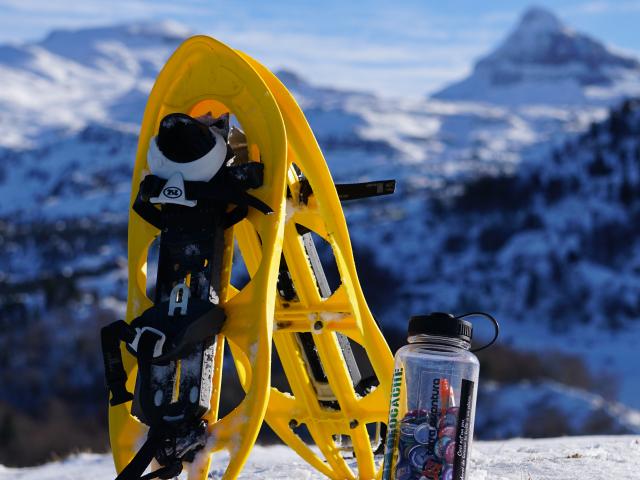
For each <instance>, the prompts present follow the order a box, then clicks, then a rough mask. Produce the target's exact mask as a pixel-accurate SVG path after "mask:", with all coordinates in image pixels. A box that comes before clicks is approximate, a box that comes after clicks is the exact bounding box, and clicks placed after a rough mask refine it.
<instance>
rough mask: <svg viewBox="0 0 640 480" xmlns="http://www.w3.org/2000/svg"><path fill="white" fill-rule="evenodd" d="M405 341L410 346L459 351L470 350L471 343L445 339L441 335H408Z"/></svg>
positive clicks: (451, 338) (456, 339)
mask: <svg viewBox="0 0 640 480" xmlns="http://www.w3.org/2000/svg"><path fill="white" fill-rule="evenodd" d="M407 340H408V342H409V343H410V344H421V345H425V346H433V347H436V348H438V347H439V348H442V347H449V348H454V349H461V350H469V349H470V348H471V342H468V341H466V340H463V339H461V338H454V337H445V336H441V335H425V334H417V335H410V336H409V337H408V338H407Z"/></svg>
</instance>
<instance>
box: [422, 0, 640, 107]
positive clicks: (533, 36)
mask: <svg viewBox="0 0 640 480" xmlns="http://www.w3.org/2000/svg"><path fill="white" fill-rule="evenodd" d="M630 78H633V79H634V80H635V81H636V82H638V83H640V62H639V61H638V60H637V59H636V58H632V57H629V56H625V55H622V54H619V53H615V52H612V51H611V50H610V49H608V48H607V47H606V46H605V45H604V44H602V43H601V42H599V41H598V40H596V39H594V38H592V37H591V36H589V35H586V34H583V33H579V32H576V31H574V30H572V29H570V28H569V27H567V26H566V25H565V24H564V23H562V22H561V21H560V19H559V18H558V17H556V16H555V15H554V14H553V13H551V12H550V11H549V10H546V9H543V8H540V7H534V8H531V9H529V10H527V11H526V12H525V13H524V15H523V16H522V17H521V19H520V21H519V23H518V25H517V26H516V27H515V29H514V30H513V31H512V32H511V33H510V34H508V35H507V37H506V38H505V39H504V40H503V41H502V42H501V43H500V44H499V45H498V46H497V47H496V48H495V49H494V50H493V51H492V52H491V53H489V54H488V55H485V56H484V57H482V58H480V59H479V60H478V61H477V62H476V63H475V66H474V69H473V72H472V73H471V75H469V76H468V77H466V78H464V79H462V80H460V81H458V82H455V83H453V84H451V85H449V86H447V87H445V88H444V89H442V90H440V91H439V92H436V93H435V94H434V95H433V98H437V99H444V100H467V101H470V100H475V101H487V102H491V103H498V104H504V103H511V104H527V103H546V104H549V103H554V104H580V103H588V102H596V101H597V95H595V94H594V92H592V91H590V88H589V87H608V88H612V87H615V86H616V84H622V83H625V82H629V79H630ZM627 88H628V87H627ZM638 92H640V89H635V91H634V93H638ZM614 93H615V92H614ZM620 98H621V97H620V96H619V95H618V97H617V100H620ZM612 100H616V96H615V95H613V98H609V99H608V101H612Z"/></svg>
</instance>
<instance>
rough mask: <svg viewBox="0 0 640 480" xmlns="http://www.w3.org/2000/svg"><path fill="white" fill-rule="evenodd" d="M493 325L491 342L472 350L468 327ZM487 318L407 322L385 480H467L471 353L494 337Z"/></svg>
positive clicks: (473, 377)
mask: <svg viewBox="0 0 640 480" xmlns="http://www.w3.org/2000/svg"><path fill="white" fill-rule="evenodd" d="M478 315H481V316H484V317H486V318H488V319H489V320H491V321H492V322H493V324H494V328H495V335H494V337H493V339H492V340H491V342H489V343H488V344H486V345H485V346H483V347H481V348H477V349H474V350H471V339H472V336H473V327H472V324H471V323H470V322H469V321H467V320H465V319H464V318H467V317H471V316H478ZM498 332H499V326H498V322H497V321H496V320H495V319H494V318H493V317H492V316H491V315H489V314H486V313H480V312H473V313H467V314H465V315H461V316H457V317H456V316H454V315H451V314H449V313H440V312H436V313H431V314H429V315H419V316H413V317H411V320H410V321H409V329H408V341H409V344H408V345H405V346H404V347H402V348H400V349H399V350H398V352H397V353H396V356H395V366H394V372H393V381H392V388H391V404H390V410H389V423H388V432H387V438H386V443H385V453H384V467H383V473H382V479H383V480H392V479H395V480H413V479H415V480H465V479H466V478H467V461H468V459H469V450H470V447H471V441H472V438H473V423H474V418H475V406H476V394H477V391H478V374H479V372H480V363H479V362H478V358H477V357H476V356H475V355H474V354H473V353H472V352H477V351H479V350H482V349H484V348H487V347H488V346H489V345H491V344H493V342H495V340H496V339H497V337H498Z"/></svg>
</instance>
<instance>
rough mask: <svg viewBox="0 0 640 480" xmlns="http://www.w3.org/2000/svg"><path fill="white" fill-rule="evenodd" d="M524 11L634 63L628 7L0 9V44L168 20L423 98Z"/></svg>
mask: <svg viewBox="0 0 640 480" xmlns="http://www.w3.org/2000/svg"><path fill="white" fill-rule="evenodd" d="M533 4H535V5H539V6H546V7H549V8H550V9H551V10H553V11H554V12H555V13H556V14H558V15H559V16H560V17H561V19H563V20H564V21H565V22H566V23H567V24H568V25H570V26H571V27H573V28H574V29H576V30H579V31H584V32H586V33H589V34H591V35H593V36H595V37H597V38H599V39H601V40H602V41H604V42H605V43H607V44H608V45H610V46H614V47H616V48H619V49H622V50H624V51H626V52H627V53H630V54H632V55H637V56H639V57H640V34H639V33H638V25H640V1H638V0H636V1H629V0H620V1H613V0H609V1H597V0H582V1H578V0H566V1H537V2H535V3H532V2H530V1H520V0H492V1H491V2H479V1H477V0H476V1H474V0H457V1H453V2H440V1H435V0H431V1H428V0H422V1H418V0H405V1H402V0H398V1H395V2H390V1H388V0H387V1H381V0H369V1H358V0H351V1H344V0H322V1H317V2H315V1H314V2H310V1H307V2H305V1H302V0H297V1H296V0H283V1H268V2H267V1H257V0H255V1H254V0H251V1H248V0H247V1H237V2H229V1H212V0H173V1H168V0H153V1H151V0H110V1H104V0H102V1H98V0H80V1H78V0H74V1H71V0H0V42H11V43H16V42H17V43H20V42H25V41H32V40H37V39H39V38H42V37H43V36H44V35H46V33H47V32H48V31H50V30H52V29H55V28H80V27H84V26H94V25H107V24H114V23H123V22H130V21H137V20H166V19H172V20H176V21H178V22H180V23H183V24H186V25H187V26H189V27H190V28H192V29H193V31H194V33H206V34H210V35H213V36H215V37H217V38H219V39H220V40H222V41H224V42H226V43H228V44H230V45H231V46H233V47H235V48H240V49H242V50H245V51H247V52H248V53H250V54H252V55H254V56H256V57H257V58H259V59H261V60H262V61H263V62H265V63H266V64H267V65H269V66H270V67H272V68H280V67H288V68H291V69H293V70H295V71H297V72H299V73H301V74H303V75H304V76H306V77H307V78H308V79H310V80H311V81H313V82H315V83H321V84H331V85H336V86H341V87H350V88H358V89H364V90H371V91H376V92H384V93H386V94H387V95H392V96H393V95H394V94H395V93H397V94H402V95H403V96H406V95H423V94H425V93H428V92H433V91H434V90H437V89H438V88H440V87H442V86H443V85H445V84H447V83H448V82H451V81H453V80H456V79H458V78H460V77H462V76H464V75H465V74H466V73H467V72H468V71H469V70H470V69H471V68H472V65H473V61H474V60H475V59H477V58H478V57H479V56H482V55H483V54H485V53H486V52H487V51H488V50H489V49H491V48H492V47H493V46H495V45H496V44H497V43H498V42H499V41H500V40H501V39H502V38H503V37H504V36H505V35H506V34H507V33H508V32H509V30H510V29H511V28H512V27H513V25H514V24H515V22H516V21H517V19H518V17H519V16H520V15H521V14H522V12H523V11H525V10H526V9H527V7H529V6H531V5H533ZM107 5H108V7H106V6H107Z"/></svg>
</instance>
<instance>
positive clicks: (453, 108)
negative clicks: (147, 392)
mask: <svg viewBox="0 0 640 480" xmlns="http://www.w3.org/2000/svg"><path fill="white" fill-rule="evenodd" d="M187 35H188V32H187V31H186V29H185V28H184V27H181V26H179V25H176V24H171V23H162V24H148V23H147V24H134V25H125V26H114V27H103V28H96V29H81V30H76V31H58V32H54V33H52V34H51V35H49V36H48V37H47V38H46V39H44V40H43V41H41V42H38V43H34V44H27V45H5V46H2V47H0V75H1V76H2V78H3V89H2V90H0V130H1V131H2V132H3V135H2V137H1V138H0V198H2V199H3V201H0V247H1V248H2V251H3V252H4V253H5V255H2V256H0V322H1V323H0V324H1V325H2V326H3V328H2V331H1V332H0V352H1V353H0V358H1V359H2V361H1V362H0V364H1V365H2V367H0V384H1V385H3V386H5V387H6V388H3V389H2V391H1V392H0V434H2V432H4V431H5V430H3V428H4V427H3V425H4V423H3V422H4V421H5V419H9V420H6V421H7V422H9V423H8V424H10V426H11V428H9V427H7V428H9V430H8V431H10V432H12V431H13V432H16V431H20V432H22V433H21V434H20V435H22V436H19V438H20V442H27V443H29V442H30V435H28V434H25V433H24V432H29V431H30V430H29V428H32V427H30V426H32V425H33V419H32V418H31V417H30V416H33V415H35V414H36V413H37V412H40V411H41V409H42V408H44V407H43V405H50V404H55V405H58V406H59V405H64V407H60V408H62V409H65V408H66V409H67V410H66V411H67V414H68V411H70V410H71V409H73V410H74V411H76V410H77V411H81V412H84V413H85V414H86V415H87V418H92V419H95V418H96V417H97V416H98V415H99V414H100V413H102V414H104V412H103V403H104V402H103V400H104V398H103V397H104V393H103V380H102V377H101V376H102V370H101V368H102V367H101V359H100V356H99V348H98V333H97V332H98V330H97V329H98V327H99V326H101V325H103V324H105V323H107V322H109V321H112V320H114V319H116V318H117V317H118V316H119V315H122V312H123V310H124V302H125V300H126V298H125V295H126V280H127V278H126V221H127V208H128V201H129V194H130V188H131V186H130V172H131V168H132V165H133V159H134V157H135V148H136V143H137V129H138V125H139V122H140V120H141V118H142V112H143V109H144V105H145V102H146V97H147V94H148V92H149V90H150V88H151V85H152V83H153V80H154V78H155V76H156V75H157V72H158V71H159V69H160V68H161V66H162V65H163V64H164V62H165V60H166V58H168V56H169V55H170V53H171V52H172V51H173V50H174V49H175V48H176V47H177V46H178V45H179V43H180V41H181V40H182V39H183V38H185V37H186V36H187ZM590 62H591V63H590ZM587 67H588V68H587ZM639 71H640V70H639V67H638V62H637V61H636V60H634V59H629V58H626V57H623V56H620V55H618V54H615V53H612V52H611V51H610V50H608V49H607V48H605V47H603V46H602V45H601V44H600V43H598V42H597V41H595V40H592V39H590V38H588V37H586V36H584V35H581V34H578V33H575V32H572V31H571V30H569V28H568V27H565V26H563V25H562V24H561V23H560V21H559V20H557V19H556V18H555V17H553V15H551V14H550V13H549V12H545V11H542V10H540V9H534V10H531V11H529V12H527V13H526V14H525V16H524V17H523V19H522V20H521V22H520V24H519V25H518V27H517V28H516V30H515V31H514V32H513V33H512V34H511V35H510V36H509V37H508V38H507V40H505V42H504V43H503V44H502V45H501V46H499V47H498V49H497V50H496V51H494V52H493V53H491V54H489V55H488V56H487V57H486V58H485V59H484V60H482V61H481V62H480V63H479V64H478V66H477V67H476V69H475V71H474V73H473V74H472V75H471V76H470V77H469V78H468V79H466V80H464V81H463V82H461V83H459V84H456V85H453V86H452V87H450V88H449V89H445V90H444V91H443V92H441V94H439V95H437V97H438V98H431V99H423V100H418V101H415V100H398V99H387V98H381V97H376V96H373V95H370V94H365V93H361V92H353V91H343V90H338V89H335V88H331V87H330V86H329V87H325V86H318V85H314V84H313V83H311V82H308V81H307V80H306V79H304V78H302V77H300V76H298V75H297V74H296V73H295V72H291V71H282V72H279V73H278V75H279V76H280V78H281V79H282V80H283V82H284V83H285V84H286V85H287V86H288V87H289V88H290V89H291V90H292V92H293V93H294V95H295V96H296V98H297V99H298V101H299V102H300V104H301V105H302V106H303V108H304V110H305V113H306V115H307V117H308V119H309V121H310V123H311V125H312V127H313V129H314V132H315V134H316V136H317V137H318V139H319V142H320V144H321V146H322V148H323V150H324V151H325V153H326V155H327V159H328V162H329V165H330V168H331V171H332V174H333V175H334V178H335V179H336V180H337V181H357V180H370V179H377V178H397V179H398V180H399V188H398V193H397V194H396V195H394V196H393V197H390V198H384V199H376V200H370V201H363V202H359V203H353V204H348V205H346V206H345V207H346V213H347V217H348V221H349V225H350V228H351V234H352V240H353V243H354V247H355V250H356V260H357V265H358V268H359V272H360V278H361V279H362V282H363V284H364V289H365V294H367V295H368V298H369V301H370V304H371V307H372V309H373V310H374V312H375V313H376V314H377V317H378V319H379V320H380V322H381V325H382V326H383V329H384V330H385V332H386V333H387V334H388V335H389V337H390V338H392V337H393V338H395V339H396V340H394V342H395V343H399V342H400V341H402V340H397V338H398V337H401V336H402V334H401V333H398V332H400V331H402V330H403V329H404V327H405V321H406V319H407V317H408V316H409V315H410V314H412V313H418V312H425V311H433V310H448V311H454V312H458V313H461V312H462V311H464V310H477V309H485V310H487V311H490V312H492V313H495V314H496V315H497V316H498V317H499V318H500V320H501V321H502V324H503V337H502V342H503V344H504V345H506V346H507V347H508V348H507V349H506V350H494V352H489V353H487V354H486V356H483V357H482V363H483V374H484V375H485V380H490V381H491V382H492V383H490V384H487V387H488V388H487V389H486V390H484V393H483V395H485V398H487V402H484V403H482V402H483V400H482V398H483V397H482V396H481V398H480V402H481V405H483V406H482V407H481V409H480V410H479V412H478V429H477V433H478V434H479V435H480V436H484V437H485V438H487V437H488V438H501V437H505V436H508V435H522V434H525V433H526V434H531V435H544V434H547V435H548V434H550V432H551V433H555V434H558V435H559V434H580V433H613V432H616V433H620V432H638V431H640V421H639V420H638V418H637V410H638V409H640V402H639V401H638V399H639V398H640V391H638V385H639V384H640V377H639V374H638V372H637V371H636V367H635V365H636V364H637V342H638V339H640V323H639V322H638V321H637V317H638V316H639V315H640V307H639V305H640V277H638V275H639V274H638V272H639V271H640V267H639V265H640V253H639V252H640V244H639V243H638V242H637V240H636V238H637V234H638V232H637V228H636V227H635V225H637V224H638V219H639V218H640V213H638V212H640V203H639V202H640V197H638V196H637V195H636V193H635V192H637V191H638V189H639V188H640V163H639V162H638V158H637V157H638V152H639V151H640V144H639V143H638V138H640V126H639V125H640V113H639V112H640V107H639V104H638V103H637V102H635V101H629V102H626V103H624V104H623V105H622V106H617V104H615V103H611V102H615V101H616V99H617V98H618V97H619V96H620V95H623V94H624V95H625V96H630V95H632V94H633V93H634V92H636V91H637V90H636V89H635V88H636V87H635V85H634V84H633V82H631V83H624V80H625V79H632V80H634V79H635V81H636V83H640V82H637V80H638V79H639V75H640V74H639V73H638V72H639ZM514 72H518V73H517V75H516V73H514ZM587 72H591V74H593V76H588V75H587ZM503 74H504V75H503ZM501 75H502V77H501ZM500 78H502V80H500V81H498V82H494V80H496V79H500ZM505 79H510V80H509V81H506V80H505ZM500 82H502V83H500ZM550 83H553V84H554V85H556V87H557V85H560V84H561V85H563V89H564V90H563V92H564V93H563V98H564V100H567V101H568V100H570V102H569V103H571V104H570V105H560V104H559V103H558V98H557V97H556V96H552V95H549V96H545V93H544V92H545V91H548V85H549V84H550ZM464 85H467V86H466V87H464V88H463V86H464ZM565 87H566V89H565ZM565 90H566V91H565ZM465 92H466V93H465ZM471 94H473V95H471ZM565 94H566V95H565ZM605 94H606V95H605ZM523 98H527V99H529V100H530V101H529V100H527V102H524V101H522V99H523ZM564 100H563V102H564ZM525 103H526V104H525ZM529 103H535V105H529ZM612 105H616V106H614V107H612V108H611V109H610V107H611V106H612ZM380 292H384V295H381V294H380ZM390 299H391V300H390ZM5 326H6V327H7V328H4V327H5ZM7 352H10V353H7ZM67 352H74V355H73V356H70V355H67ZM548 359H555V361H554V362H552V364H549V361H548ZM43 365H44V366H46V368H43ZM506 366H513V368H507V367H506ZM515 366H517V367H518V368H515ZM51 402H52V403H51ZM56 402H59V403H56ZM514 405H515V406H514ZM507 407H509V408H507ZM542 407H545V408H547V407H548V410H544V411H547V412H551V413H549V418H552V419H554V418H555V419H557V418H561V417H563V416H566V415H569V413H572V415H573V418H574V420H575V421H571V422H566V423H565V424H562V425H561V426H562V428H561V429H556V430H553V428H556V427H557V425H556V426H554V425H551V426H549V425H548V424H545V423H544V422H541V421H539V420H540V419H539V418H538V417H535V416H532V410H536V411H537V410H540V409H542ZM46 408H50V407H46ZM505 410H508V411H509V415H508V417H509V418H508V419H509V421H508V422H504V423H503V424H502V425H499V424H498V423H499V420H500V416H501V412H503V411H505ZM16 411H19V412H20V414H21V415H24V417H21V416H19V415H18V414H17V413H15V412H16ZM56 418H65V417H64V414H59V415H55V416H47V419H46V420H42V421H41V423H40V429H41V432H42V431H46V432H47V435H48V436H49V437H51V438H55V439H59V440H60V441H61V442H62V441H63V440H64V441H66V440H67V439H68V438H69V437H68V436H67V437H64V436H60V435H59V434H56V431H57V430H56V428H59V424H56V423H55V419H56ZM12 422H13V423H12ZM25 424H26V425H27V426H29V428H27V427H24V428H22V427H21V425H22V426H23V425H25ZM16 425H18V427H20V428H18V427H16ZM532 425H534V426H535V425H546V427H545V428H547V427H548V428H547V429H546V430H545V429H544V428H542V429H538V430H535V429H533V430H532V429H531V426H532ZM552 427H553V428H552ZM21 428H22V429H21ZM78 428H79V429H81V428H84V425H83V426H82V427H78ZM92 428H93V427H92ZM12 429H13V430H12ZM545 432H546V433H545ZM77 435H78V437H76V439H77V438H81V439H82V440H77V441H76V443H75V444H70V445H68V444H64V445H62V446H60V452H63V451H68V450H69V449H72V448H73V447H74V446H77V445H78V444H84V445H87V444H90V445H92V446H93V445H96V443H91V442H92V441H95V442H98V443H97V444H99V445H102V443H100V442H103V441H104V431H102V432H101V434H96V432H95V430H92V429H84V430H82V431H81V432H77ZM100 435H102V436H100ZM95 439H97V440H95ZM83 442H84V443H83ZM62 443H64V442H62ZM14 444H16V445H18V444H20V443H19V442H18V440H15V442H14ZM96 448H98V447H96ZM33 450H34V456H33V457H32V458H30V459H29V460H28V461H30V462H34V461H41V460H42V457H41V456H40V457H39V456H38V455H41V454H42V451H38V452H35V450H37V449H36V448H34V449H33ZM45 453H46V452H45ZM13 455H14V454H13V453H11V452H9V451H7V450H4V451H3V450H2V449H1V448H0V459H3V460H4V459H6V458H13ZM0 463H1V461H0ZM1 474H2V472H1V471H0V475H1Z"/></svg>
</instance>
